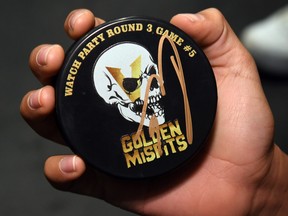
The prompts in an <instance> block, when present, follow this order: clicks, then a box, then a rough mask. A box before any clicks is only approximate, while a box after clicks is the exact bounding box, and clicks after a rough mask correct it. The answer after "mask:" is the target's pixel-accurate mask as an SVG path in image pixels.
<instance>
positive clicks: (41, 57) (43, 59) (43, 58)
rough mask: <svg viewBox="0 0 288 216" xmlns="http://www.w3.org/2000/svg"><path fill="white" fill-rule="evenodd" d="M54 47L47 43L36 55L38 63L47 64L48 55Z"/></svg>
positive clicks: (40, 64)
mask: <svg viewBox="0 0 288 216" xmlns="http://www.w3.org/2000/svg"><path fill="white" fill-rule="evenodd" d="M53 47H54V45H47V46H44V47H42V48H41V49H40V50H39V51H38V53H37V55H36V63H37V64H38V65H39V66H45V65H46V64H47V57H48V54H49V52H50V51H51V49H52V48H53Z"/></svg>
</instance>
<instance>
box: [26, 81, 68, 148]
mask: <svg viewBox="0 0 288 216" xmlns="http://www.w3.org/2000/svg"><path fill="white" fill-rule="evenodd" d="M54 94H55V93H54V88H53V87H52V86H45V87H43V88H41V89H38V90H34V91H30V92H28V93H27V94H26V95H25V96H24V97H23V99H22V102H21V105H20V113H21V115H22V116H23V118H24V119H25V121H26V122H27V123H28V124H29V125H30V126H31V127H32V129H34V130H35V131H36V132H37V133H38V134H39V135H41V136H43V137H45V138H47V139H50V140H53V141H55V142H58V143H62V144H64V141H63V139H62V136H61V134H60V131H59V130H58V127H57V123H56V119H55V116H54V108H55V98H54Z"/></svg>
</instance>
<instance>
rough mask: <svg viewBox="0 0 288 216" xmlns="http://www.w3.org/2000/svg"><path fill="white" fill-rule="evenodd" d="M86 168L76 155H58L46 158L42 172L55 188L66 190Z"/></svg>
mask: <svg viewBox="0 0 288 216" xmlns="http://www.w3.org/2000/svg"><path fill="white" fill-rule="evenodd" d="M85 170H86V166H85V163H84V161H83V160H82V159H81V158H79V157H78V156H76V155H59V156H52V157H50V158H48V159H47V160H46V162H45V166H44V174H45V176H46V178H47V179H48V181H49V182H50V183H51V184H52V186H54V187H55V188H57V189H60V190H68V189H69V188H70V187H71V185H72V184H73V182H74V180H77V179H78V178H79V177H80V176H81V175H82V174H83V173H84V172H85Z"/></svg>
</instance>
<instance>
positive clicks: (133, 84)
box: [122, 77, 142, 94]
mask: <svg viewBox="0 0 288 216" xmlns="http://www.w3.org/2000/svg"><path fill="white" fill-rule="evenodd" d="M141 84H142V77H139V78H124V79H123V83H122V85H123V88H124V89H125V91H126V93H128V94H130V93H131V92H134V91H135V90H136V89H138V88H139V87H140V86H141Z"/></svg>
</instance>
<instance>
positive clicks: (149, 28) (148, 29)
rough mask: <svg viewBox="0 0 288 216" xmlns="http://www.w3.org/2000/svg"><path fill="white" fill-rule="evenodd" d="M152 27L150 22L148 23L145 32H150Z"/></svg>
mask: <svg viewBox="0 0 288 216" xmlns="http://www.w3.org/2000/svg"><path fill="white" fill-rule="evenodd" d="M152 27H153V25H152V24H148V25H147V29H146V31H147V32H152Z"/></svg>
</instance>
